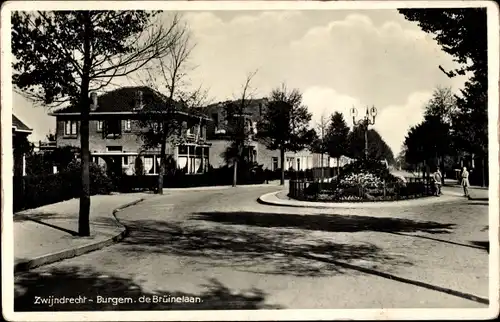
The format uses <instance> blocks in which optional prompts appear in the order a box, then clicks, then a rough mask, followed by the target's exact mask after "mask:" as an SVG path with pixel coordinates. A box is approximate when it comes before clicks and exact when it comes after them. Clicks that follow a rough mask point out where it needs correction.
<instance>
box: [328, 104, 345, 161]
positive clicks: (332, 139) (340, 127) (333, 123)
mask: <svg viewBox="0 0 500 322" xmlns="http://www.w3.org/2000/svg"><path fill="white" fill-rule="evenodd" d="M348 136H349V127H348V126H347V123H346V121H345V120H344V115H343V114H342V113H340V112H335V113H334V114H332V115H331V116H330V124H329V126H328V129H327V132H326V148H327V149H326V150H327V152H328V155H329V156H331V157H332V158H335V159H336V160H337V169H338V167H339V166H340V164H339V163H340V162H339V160H340V157H341V156H343V155H344V156H345V155H347V153H348V148H349V144H348Z"/></svg>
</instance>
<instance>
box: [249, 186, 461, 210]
mask: <svg viewBox="0 0 500 322" xmlns="http://www.w3.org/2000/svg"><path fill="white" fill-rule="evenodd" d="M282 191H286V190H280V191H275V192H270V193H266V194H264V195H262V196H260V197H259V198H258V199H257V202H258V203H260V204H262V205H267V206H279V207H295V208H314V209H334V208H387V207H404V206H411V204H412V203H413V202H415V201H416V200H435V202H429V203H427V204H433V203H437V202H441V203H443V202H450V201H452V200H455V199H457V198H458V197H454V196H450V195H448V196H447V197H448V198H434V197H432V196H430V197H423V198H418V199H416V200H415V199H413V200H400V201H379V202H369V201H368V202H356V203H350V202H336V203H334V202H331V203H326V202H312V201H299V200H289V201H288V200H282V199H279V198H278V197H276V195H277V194H278V193H280V192H282ZM450 197H451V198H450ZM270 198H271V199H275V200H269V199H270ZM415 205H418V204H416V203H415Z"/></svg>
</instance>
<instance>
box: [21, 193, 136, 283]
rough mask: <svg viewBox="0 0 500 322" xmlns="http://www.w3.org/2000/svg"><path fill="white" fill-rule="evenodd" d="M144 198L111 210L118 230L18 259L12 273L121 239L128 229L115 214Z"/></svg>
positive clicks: (56, 260)
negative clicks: (70, 245) (70, 246)
mask: <svg viewBox="0 0 500 322" xmlns="http://www.w3.org/2000/svg"><path fill="white" fill-rule="evenodd" d="M144 200H145V198H140V199H138V200H135V201H132V202H128V203H126V204H124V205H121V206H120V207H118V208H116V209H114V210H113V211H112V214H111V215H112V216H113V219H114V223H115V225H116V226H117V227H118V228H119V232H117V233H109V235H108V234H106V235H108V236H104V239H102V240H98V241H93V242H91V243H89V244H87V245H83V246H77V247H74V248H70V249H65V250H62V251H57V252H53V253H49V254H46V255H42V256H38V257H36V258H32V259H29V260H22V261H19V262H18V263H16V264H15V265H14V273H18V272H23V271H27V270H30V269H33V268H36V267H39V266H43V265H48V264H51V263H54V262H58V261H61V260H64V259H68V258H72V257H76V256H80V255H83V254H86V253H89V252H92V251H95V250H99V249H102V248H104V247H107V246H109V245H112V244H114V243H116V242H118V241H120V240H122V239H123V238H124V237H125V236H126V235H127V233H128V230H127V228H126V227H125V226H124V225H123V224H121V223H120V222H119V220H118V219H117V217H116V214H117V213H118V212H119V211H121V210H123V209H125V208H128V207H131V206H133V205H136V204H138V203H140V202H142V201H144ZM81 238H82V239H84V238H85V237H81Z"/></svg>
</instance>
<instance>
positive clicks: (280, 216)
mask: <svg viewBox="0 0 500 322" xmlns="http://www.w3.org/2000/svg"><path fill="white" fill-rule="evenodd" d="M277 189H279V188H277V187H276V186H269V187H237V188H221V189H207V190H203V189H200V190H199V191H184V192H183V191H177V190H176V191H168V190H166V191H165V195H163V196H158V195H154V196H150V197H149V198H147V199H146V200H145V201H144V202H142V203H140V204H137V205H135V206H132V207H130V208H127V209H125V210H123V211H122V212H119V213H118V215H117V216H118V219H119V220H120V222H122V223H123V224H124V225H125V226H126V227H127V228H128V229H129V234H128V236H127V237H126V238H125V239H124V240H122V241H121V242H119V243H117V244H115V245H112V246H110V247H107V248H104V249H101V250H98V251H95V252H92V253H88V254H85V255H82V256H79V257H75V258H72V259H68V260H64V261H61V262H58V263H54V264H51V265H47V266H43V267H39V268H37V269H34V270H32V271H29V272H25V273H21V274H19V275H17V276H16V278H15V293H16V294H15V311H33V310H35V311H38V310H40V311H46V310H49V311H50V310H54V311H66V310H67V311H70V310H141V309H149V310H163V309H189V310H196V309H347V308H486V307H487V305H488V302H487V301H488V300H487V299H488V250H487V249H488V246H487V245H488V202H487V201H484V200H483V201H481V200H467V199H465V198H461V197H458V195H460V189H458V188H453V187H445V188H444V189H443V191H444V192H445V193H451V194H456V195H457V198H456V199H454V200H453V202H445V203H432V204H428V205H426V204H425V202H421V201H420V200H416V201H415V206H413V207H405V208H394V207H393V208H384V206H383V204H381V206H380V207H379V208H371V209H347V208H344V209H342V208H338V209H307V208H294V207H273V206H266V205H261V204H259V203H257V201H256V199H257V198H258V197H259V196H260V195H262V194H264V193H268V192H272V191H276V190H277ZM487 193H488V191H487V190H480V189H477V190H473V191H472V192H471V194H472V195H473V196H475V197H478V198H487ZM50 296H53V298H61V297H74V298H77V297H79V296H82V297H83V296H85V297H86V298H87V299H90V300H87V301H86V302H85V303H82V302H81V301H80V303H73V304H71V303H63V304H51V305H49V304H48V303H49V302H46V303H45V304H40V300H41V299H43V298H49V297H50ZM35 297H38V299H39V300H38V301H37V302H39V303H35V300H34V299H35ZM98 297H99V298H98ZM179 298H180V299H182V300H179ZM175 299H177V300H175ZM120 302H121V303H120Z"/></svg>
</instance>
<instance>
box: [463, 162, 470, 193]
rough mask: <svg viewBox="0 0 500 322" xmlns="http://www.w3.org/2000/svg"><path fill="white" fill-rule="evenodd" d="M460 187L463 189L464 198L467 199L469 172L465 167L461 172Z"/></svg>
mask: <svg viewBox="0 0 500 322" xmlns="http://www.w3.org/2000/svg"><path fill="white" fill-rule="evenodd" d="M461 178H462V187H463V188H464V197H469V186H470V184H469V171H467V167H464V168H463V170H462V175H461Z"/></svg>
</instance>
